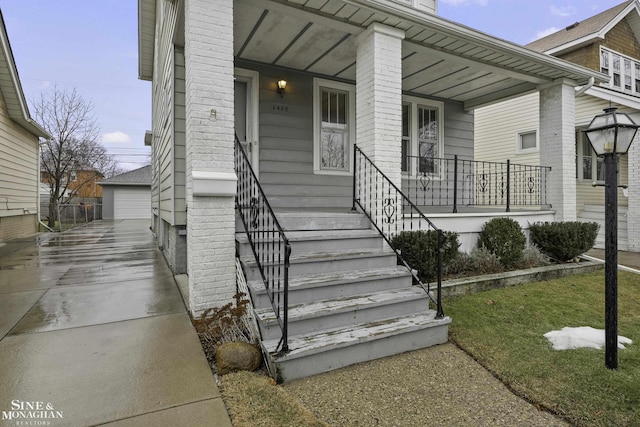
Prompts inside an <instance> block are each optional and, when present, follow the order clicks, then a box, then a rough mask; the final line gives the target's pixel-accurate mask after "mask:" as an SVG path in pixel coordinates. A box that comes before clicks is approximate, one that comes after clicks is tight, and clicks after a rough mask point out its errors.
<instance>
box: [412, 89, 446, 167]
mask: <svg viewBox="0 0 640 427" xmlns="http://www.w3.org/2000/svg"><path fill="white" fill-rule="evenodd" d="M443 111H444V104H443V103H442V102H438V101H432V100H428V99H421V98H415V97H409V96H405V97H403V103H402V172H403V173H406V174H410V175H417V174H421V173H427V174H429V175H437V174H438V173H439V171H438V161H437V160H436V159H437V158H438V157H441V156H442V152H443V143H444V138H443V129H442V123H443V118H442V115H443Z"/></svg>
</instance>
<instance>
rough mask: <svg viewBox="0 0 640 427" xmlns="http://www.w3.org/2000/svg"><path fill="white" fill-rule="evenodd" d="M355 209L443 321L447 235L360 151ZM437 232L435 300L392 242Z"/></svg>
mask: <svg viewBox="0 0 640 427" xmlns="http://www.w3.org/2000/svg"><path fill="white" fill-rule="evenodd" d="M353 167H354V169H353V207H352V209H353V210H354V211H356V210H357V208H358V207H359V208H360V210H361V211H362V212H363V213H364V214H365V215H366V216H367V218H369V220H370V221H371V224H372V225H373V226H374V227H375V228H376V230H378V232H379V233H380V234H381V235H382V237H384V239H385V240H386V241H387V243H388V244H389V246H391V248H392V249H393V250H394V252H395V253H396V256H397V257H398V260H399V261H400V263H402V265H404V266H405V267H406V268H407V269H408V270H409V272H410V273H411V275H412V276H413V280H414V282H415V283H416V284H418V285H420V286H421V287H422V288H423V289H424V290H425V291H426V292H427V295H428V296H429V298H430V299H431V301H433V303H434V304H435V305H436V317H437V318H442V317H444V311H443V309H442V246H443V241H444V234H443V232H442V230H440V229H439V228H438V227H436V226H435V225H434V224H433V223H432V222H431V221H430V220H429V219H428V218H427V217H426V216H425V215H424V214H423V213H422V212H421V211H420V209H418V207H417V206H416V205H415V204H414V203H413V202H412V201H411V200H409V198H408V197H407V196H406V195H405V194H404V193H403V192H402V190H400V188H398V187H397V186H396V185H395V184H394V183H393V182H391V180H390V179H389V178H388V177H387V176H386V175H385V174H384V173H383V172H382V171H381V170H380V169H379V168H378V167H377V166H376V165H375V164H374V163H373V162H372V161H371V160H370V159H369V157H367V155H366V154H364V153H363V152H362V150H360V148H359V147H358V146H357V145H356V146H354V151H353ZM420 230H423V231H427V230H433V231H435V232H437V236H438V239H437V262H436V275H435V277H436V293H437V295H436V297H435V299H434V297H433V295H432V292H431V283H430V282H427V284H426V285H425V284H424V283H423V282H422V280H420V278H419V277H418V272H417V271H416V270H415V269H414V268H412V267H411V266H410V265H409V264H408V263H407V261H405V259H404V258H403V257H402V253H401V252H400V251H399V250H398V249H397V248H396V247H394V244H393V243H392V240H393V238H394V237H396V236H398V235H399V234H400V233H402V232H404V231H420Z"/></svg>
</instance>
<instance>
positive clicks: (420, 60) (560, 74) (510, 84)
mask: <svg viewBox="0 0 640 427" xmlns="http://www.w3.org/2000/svg"><path fill="white" fill-rule="evenodd" d="M374 22H380V23H382V24H385V25H389V26H391V27H395V28H399V29H402V30H404V32H405V40H404V42H403V52H402V57H403V60H402V70H403V76H402V77H403V90H404V91H405V92H408V93H412V94H416V95H424V96H428V97H436V98H441V99H450V100H453V101H458V102H462V103H464V105H465V108H467V109H473V108H476V107H478V106H480V105H485V104H489V103H492V102H495V101H498V100H501V99H504V98H508V97H512V96H515V95H519V94H522V93H526V92H529V91H533V90H535V89H536V88H537V87H538V86H539V85H543V84H546V83H550V82H553V81H554V80H557V79H562V78H565V79H569V80H572V81H573V82H575V84H576V85H582V84H585V83H586V82H587V81H588V80H589V79H590V78H591V77H593V78H594V79H595V80H596V81H599V82H605V81H608V80H609V77H608V76H605V75H603V74H600V73H598V72H595V71H592V70H588V69H586V68H583V67H580V66H576V65H574V64H571V63H568V62H565V61H562V60H560V59H556V58H552V57H550V56H548V55H544V54H540V53H537V52H534V51H531V50H529V49H526V48H524V47H522V46H519V45H515V44H513V43H509V42H506V41H503V40H499V39H496V38H493V37H491V36H488V35H486V34H483V33H480V32H478V31H475V30H472V29H470V28H468V27H464V26H462V25H459V24H456V23H454V22H451V21H448V20H445V19H442V18H440V17H438V16H434V15H431V14H427V13H424V12H420V11H417V10H416V9H414V8H411V7H407V6H404V5H401V4H398V3H392V2H390V1H388V0H237V1H236V2H235V8H234V44H235V46H234V48H235V49H234V50H235V52H234V53H235V57H236V58H237V59H243V60H249V61H256V62H261V63H265V64H271V65H273V66H278V67H286V68H291V69H296V70H303V71H307V72H311V73H318V74H321V75H325V76H329V77H335V78H340V79H345V80H351V81H355V78H356V60H355V58H356V36H357V35H358V34H360V33H361V32H363V31H364V30H365V29H366V28H367V27H368V26H369V25H370V24H372V23H374Z"/></svg>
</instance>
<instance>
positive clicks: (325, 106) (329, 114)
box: [314, 79, 355, 174]
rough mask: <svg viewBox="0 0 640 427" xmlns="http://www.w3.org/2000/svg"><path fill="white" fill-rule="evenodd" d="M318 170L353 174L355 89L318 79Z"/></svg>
mask: <svg viewBox="0 0 640 427" xmlns="http://www.w3.org/2000/svg"><path fill="white" fill-rule="evenodd" d="M314 94H315V102H314V130H315V136H314V169H315V171H316V172H319V173H338V174H340V173H349V171H350V169H351V168H350V165H351V145H352V141H353V134H354V132H353V129H352V126H353V123H354V121H355V120H354V119H353V114H354V107H353V104H352V103H353V98H354V96H353V87H352V86H350V85H346V84H342V83H336V82H330V81H326V80H320V79H315V80H314Z"/></svg>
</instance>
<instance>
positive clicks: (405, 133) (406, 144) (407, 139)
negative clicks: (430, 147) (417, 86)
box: [402, 102, 411, 173]
mask: <svg viewBox="0 0 640 427" xmlns="http://www.w3.org/2000/svg"><path fill="white" fill-rule="evenodd" d="M410 111H411V105H410V104H407V103H406V102H404V103H402V172H404V173H409V164H410V162H409V156H410V155H411V115H410V114H409V113H410Z"/></svg>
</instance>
